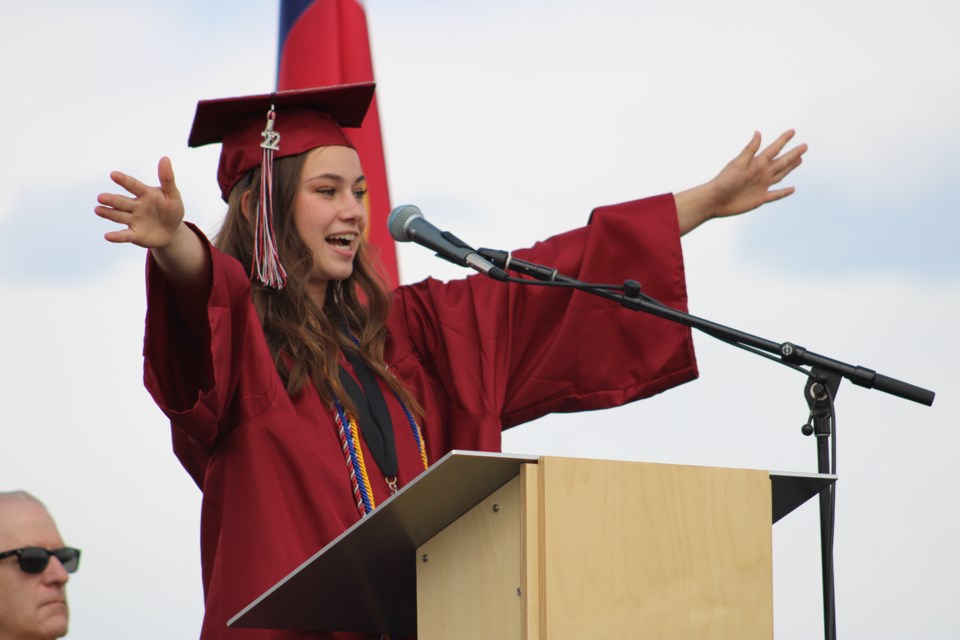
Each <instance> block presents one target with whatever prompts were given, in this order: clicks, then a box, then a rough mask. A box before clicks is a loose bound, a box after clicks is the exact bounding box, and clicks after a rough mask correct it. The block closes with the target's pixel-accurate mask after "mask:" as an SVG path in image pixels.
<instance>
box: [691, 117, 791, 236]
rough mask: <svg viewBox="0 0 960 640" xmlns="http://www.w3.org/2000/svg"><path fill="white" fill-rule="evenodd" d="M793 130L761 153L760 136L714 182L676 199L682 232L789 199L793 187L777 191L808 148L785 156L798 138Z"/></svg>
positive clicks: (755, 136) (728, 164) (782, 135)
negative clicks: (785, 150)
mask: <svg viewBox="0 0 960 640" xmlns="http://www.w3.org/2000/svg"><path fill="white" fill-rule="evenodd" d="M794 133H795V132H794V131H793V129H790V130H789V131H785V132H784V133H782V134H781V135H780V137H779V138H777V139H776V140H774V142H773V143H772V144H770V146H768V147H767V148H766V149H764V150H763V151H760V152H759V153H757V151H758V150H759V149H760V133H759V132H755V133H754V134H753V138H752V139H751V140H750V142H749V143H748V144H747V146H746V147H744V148H743V151H741V152H740V153H739V154H738V155H737V157H735V158H734V159H733V160H731V161H730V162H728V163H727V165H726V166H725V167H724V168H723V169H722V170H721V171H720V173H718V174H717V176H716V177H715V178H714V179H713V180H711V181H710V182H708V183H706V184H703V185H700V186H699V187H694V188H693V189H689V190H687V191H683V192H680V193H678V194H677V195H676V201H677V215H678V217H679V220H680V231H681V233H686V232H687V231H690V230H692V229H694V228H695V227H697V226H699V225H700V224H702V223H703V222H706V221H707V220H709V219H710V218H723V217H727V216H733V215H737V214H740V213H745V212H747V211H751V210H753V209H756V208H757V207H759V206H761V205H764V204H766V203H768V202H773V201H775V200H780V199H781V198H786V197H787V196H789V195H790V194H792V193H793V192H794V188H793V187H783V188H780V189H773V188H772V187H773V186H774V185H776V184H779V183H780V181H781V180H783V179H784V178H785V177H787V176H788V175H790V172H791V171H793V170H794V169H796V168H797V167H799V166H800V163H801V162H802V161H803V154H804V153H806V151H807V145H805V144H801V145H798V146H796V147H794V148H792V149H790V150H789V151H787V152H786V153H783V154H782V155H781V151H783V148H784V147H785V146H786V145H787V143H788V142H789V141H790V140H791V139H792V138H793V136H794Z"/></svg>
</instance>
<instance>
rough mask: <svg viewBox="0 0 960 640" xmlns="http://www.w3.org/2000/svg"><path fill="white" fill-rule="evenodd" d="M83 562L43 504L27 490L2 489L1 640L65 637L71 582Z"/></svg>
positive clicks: (0, 526) (0, 519)
mask: <svg viewBox="0 0 960 640" xmlns="http://www.w3.org/2000/svg"><path fill="white" fill-rule="evenodd" d="M79 564H80V551H79V550H78V549H74V548H72V547H65V546H64V544H63V540H62V539H61V538H60V532H59V531H58V530H57V525H56V523H54V521H53V518H52V517H51V516H50V513H49V512H48V511H47V508H46V507H45V506H43V503H41V502H40V501H39V500H37V499H36V498H35V497H33V496H32V495H30V494H29V493H27V492H26V491H12V492H7V493H0V640H47V639H53V638H61V637H63V636H65V635H66V634H67V623H68V618H69V609H68V607H67V593H66V584H67V580H68V579H69V578H70V576H69V574H70V573H73V572H74V571H76V570H77V567H78V566H79Z"/></svg>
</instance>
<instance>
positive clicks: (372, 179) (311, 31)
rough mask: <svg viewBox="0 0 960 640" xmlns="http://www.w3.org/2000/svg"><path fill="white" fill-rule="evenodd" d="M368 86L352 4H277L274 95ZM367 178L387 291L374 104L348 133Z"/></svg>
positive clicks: (366, 48)
mask: <svg viewBox="0 0 960 640" xmlns="http://www.w3.org/2000/svg"><path fill="white" fill-rule="evenodd" d="M372 81H373V62H372V60H371V55H370V38H369V36H368V35H367V17H366V14H365V12H364V10H363V6H362V5H361V4H360V2H358V0H281V2H280V55H279V64H278V71H277V89H278V90H283V89H307V88H312V87H324V86H331V85H338V84H350V83H354V82H372ZM349 135H350V138H351V140H353V142H354V144H356V146H357V152H358V153H359V154H360V161H361V163H362V164H363V173H364V175H365V176H366V178H367V202H366V205H367V213H368V221H369V223H368V224H367V235H368V240H369V241H370V244H372V245H373V246H374V247H376V249H377V256H378V257H379V260H380V263H381V264H382V266H383V274H384V277H385V278H386V279H387V284H388V286H389V287H391V288H393V287H395V286H396V285H397V284H398V282H399V279H400V278H399V274H398V269H397V251H396V245H395V243H394V241H393V238H391V237H390V233H389V231H388V230H387V216H388V215H389V213H390V192H389V190H388V187H387V169H386V163H385V160H384V154H383V141H382V139H381V135H380V113H379V111H378V109H377V98H376V96H374V98H373V104H371V105H370V110H369V111H368V112H367V117H366V120H364V122H363V127H362V128H360V129H355V130H351V131H350V133H349Z"/></svg>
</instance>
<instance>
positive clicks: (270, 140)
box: [250, 109, 287, 289]
mask: <svg viewBox="0 0 960 640" xmlns="http://www.w3.org/2000/svg"><path fill="white" fill-rule="evenodd" d="M276 117H277V114H276V113H275V112H274V111H273V109H271V110H270V113H268V114H267V128H266V129H264V130H263V132H262V133H261V134H260V135H262V136H263V142H261V143H260V146H261V147H262V148H263V160H262V162H261V164H260V200H259V204H258V206H257V220H256V227H255V229H254V236H253V265H252V266H251V274H250V277H251V278H253V277H254V276H256V277H257V279H258V280H259V281H260V282H261V283H263V285H264V286H267V287H273V288H274V289H283V287H284V286H286V284H287V272H286V271H285V270H284V269H283V265H282V264H280V253H279V251H278V250H277V238H276V235H275V233H274V230H273V152H274V151H278V150H279V149H280V134H279V133H278V132H276V131H274V129H273V124H274V121H275V120H276Z"/></svg>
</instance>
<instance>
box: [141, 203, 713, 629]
mask: <svg viewBox="0 0 960 640" xmlns="http://www.w3.org/2000/svg"><path fill="white" fill-rule="evenodd" d="M209 251H210V255H211V259H212V278H213V281H212V286H211V289H210V296H209V300H208V302H207V305H206V310H205V313H203V312H201V313H198V314H197V318H198V319H199V320H200V323H201V324H202V326H197V327H193V328H192V329H191V330H188V328H187V326H186V324H185V322H184V321H183V320H182V319H181V317H180V315H179V314H178V312H177V310H176V305H175V303H174V301H173V295H172V292H171V290H170V288H169V285H168V284H167V283H166V282H165V281H164V278H163V275H162V273H161V272H160V270H159V269H157V268H155V266H154V265H152V263H150V262H149V260H148V270H147V291H148V296H147V297H148V310H147V319H146V338H145V341H144V380H145V384H146V386H147V388H148V390H149V391H150V393H151V394H152V395H153V397H154V399H155V400H156V402H157V404H158V405H159V406H160V408H161V409H162V410H163V411H164V413H165V414H166V415H167V416H168V417H169V418H170V423H171V428H172V434H173V445H174V451H175V453H176V454H177V456H178V457H179V459H180V461H181V463H182V464H183V466H184V468H185V469H186V470H187V471H188V473H190V475H191V476H192V477H193V479H194V480H195V481H196V482H197V485H198V486H199V487H200V488H201V489H202V491H203V506H202V516H201V557H202V565H203V567H202V568H203V585H204V593H205V597H206V611H205V616H204V622H203V630H202V634H201V637H202V638H203V640H215V639H216V640H220V639H222V640H267V639H270V640H281V639H284V640H293V639H303V638H314V639H316V638H334V637H336V638H348V637H361V636H354V635H350V634H337V635H324V634H320V635H318V634H306V633H291V632H281V631H268V630H239V629H228V628H227V627H226V621H227V620H229V619H230V618H231V617H232V616H234V615H235V614H236V613H237V612H239V611H240V610H241V609H242V608H243V607H245V606H246V605H247V604H249V603H250V602H251V601H252V600H254V599H255V598H256V597H257V596H259V595H260V594H261V593H263V592H264V591H265V590H266V589H268V588H269V587H271V586H272V585H273V584H274V583H276V582H277V581H278V580H280V579H281V578H283V577H284V576H285V575H286V574H287V573H289V572H290V571H292V570H293V569H295V568H296V567H298V566H299V565H300V564H301V563H302V562H303V561H304V560H306V559H307V558H309V557H310V556H311V555H313V554H314V553H315V552H316V551H318V550H319V549H321V548H322V547H323V546H324V545H326V544H327V543H328V542H330V541H331V540H332V539H333V538H335V537H336V536H337V535H339V534H340V533H341V532H343V531H344V530H345V529H346V528H348V527H349V526H350V525H352V524H353V523H354V522H356V521H357V519H358V517H359V516H358V512H357V508H356V505H355V502H354V498H353V493H352V490H351V485H350V480H349V476H348V474H347V469H346V463H345V461H344V456H343V452H342V450H341V448H340V442H339V440H338V436H337V429H336V425H335V423H334V420H333V417H332V414H331V411H330V409H329V408H328V407H327V406H325V405H324V404H323V403H322V402H321V400H320V398H319V396H318V395H317V394H316V392H315V391H314V390H313V388H312V387H309V386H308V387H307V389H306V390H305V391H304V392H303V393H301V394H299V395H297V396H295V397H290V396H289V395H288V394H287V393H286V391H285V389H284V387H283V384H282V382H281V380H280V378H279V376H278V374H277V372H276V368H275V367H274V364H273V359H272V357H271V355H270V351H269V349H268V348H267V345H266V341H265V339H264V335H263V331H262V329H261V327H260V324H259V321H258V319H257V315H256V312H255V311H254V308H253V305H252V303H251V296H250V284H249V281H248V277H247V274H246V273H245V271H244V269H243V268H242V266H241V265H240V264H239V263H238V262H237V261H235V260H234V259H232V258H230V257H228V256H226V255H224V254H222V253H220V252H219V251H217V250H216V249H214V248H212V247H210V248H209ZM517 257H520V258H523V259H525V260H528V261H531V262H536V263H540V264H545V265H550V266H554V267H556V268H558V269H559V271H560V272H561V273H563V274H566V275H569V276H572V277H574V278H577V279H579V280H582V281H585V282H598V283H616V282H622V281H623V280H624V279H625V278H632V279H635V280H638V281H639V282H641V283H642V285H643V290H644V291H645V292H646V293H647V294H649V295H651V296H653V297H654V298H656V299H658V300H660V301H661V302H663V303H665V304H667V305H669V306H671V307H674V308H677V309H681V310H686V286H685V280H684V272H683V258H682V254H681V249H680V242H679V233H678V227H677V215H676V208H675V204H674V200H673V197H672V196H670V195H665V196H658V197H654V198H648V199H645V200H640V201H635V202H629V203H625V204H621V205H615V206H611V207H602V208H599V209H597V210H595V211H594V213H593V215H592V219H591V222H590V224H589V225H587V226H586V227H583V228H581V229H576V230H574V231H570V232H567V233H564V234H562V235H559V236H556V237H554V238H551V239H549V240H547V241H545V242H542V243H538V244H537V245H536V246H534V247H533V248H532V249H529V250H526V251H522V252H517ZM204 316H205V321H206V322H205V323H204V322H203V320H204ZM388 331H389V339H388V342H387V349H386V361H387V364H388V366H389V367H390V370H391V371H392V372H393V373H394V374H395V375H396V376H397V377H398V378H399V379H400V380H401V381H402V382H403V383H404V384H405V385H406V387H407V388H408V389H409V390H410V391H411V392H412V393H413V394H414V395H415V396H416V397H417V398H418V399H419V400H420V402H421V403H422V405H423V408H424V410H425V413H426V415H425V417H424V419H423V420H422V424H421V428H422V431H423V435H424V439H425V441H426V446H427V454H428V458H429V460H430V461H431V462H433V461H435V460H437V459H439V458H440V457H442V456H443V454H444V453H446V452H447V451H449V450H451V449H466V450H479V451H498V450H499V449H500V433H501V431H502V430H503V429H505V428H507V427H511V426H514V425H517V424H520V423H522V422H525V421H529V420H533V419H535V418H538V417H540V416H543V415H545V414H547V413H551V412H570V411H583V410H589V409H601V408H606V407H613V406H618V405H621V404H624V403H627V402H631V401H633V400H637V399H639V398H643V397H647V396H650V395H653V394H655V393H659V392H661V391H664V390H666V389H668V388H670V387H673V386H675V385H677V384H680V383H683V382H686V381H688V380H691V379H693V378H695V377H696V375H697V370H696V363H695V360H694V354H693V343H692V340H691V337H690V331H689V329H687V328H686V327H682V326H680V325H676V324H673V323H671V322H669V321H666V320H663V319H660V318H656V317H653V316H650V315H647V314H644V313H636V312H632V311H628V310H626V309H622V308H620V307H618V306H617V305H616V304H615V303H613V302H610V301H607V300H603V299H600V298H598V297H596V296H591V295H589V294H585V293H582V292H571V291H569V290H563V289H554V288H546V287H524V286H520V285H515V284H510V285H506V284H503V283H498V282H495V281H492V280H490V279H488V278H485V277H483V276H478V275H475V276H471V277H468V278H465V279H463V280H457V281H453V282H450V283H441V282H438V281H435V280H426V281H424V282H421V283H419V284H416V285H412V286H404V287H400V288H399V289H397V290H396V291H395V292H394V294H393V300H392V307H391V313H390V317H389V321H388ZM381 386H383V389H384V397H385V398H386V399H387V403H388V405H389V409H390V413H391V417H392V419H393V425H394V437H395V440H396V449H397V456H398V460H399V474H398V478H399V484H400V486H401V487H402V486H404V485H405V484H407V483H408V482H409V481H410V480H411V479H412V478H414V477H415V476H416V475H417V474H419V473H420V472H421V471H422V469H423V466H422V463H421V461H420V458H419V454H418V450H417V446H416V443H415V440H414V437H413V434H412V432H411V430H410V428H409V422H408V420H407V419H406V417H405V416H404V414H403V412H402V408H401V407H400V405H399V403H398V402H397V401H396V398H395V397H394V395H393V393H392V392H390V390H389V388H388V387H386V386H385V385H384V384H382V382H381ZM364 457H365V459H366V461H367V471H368V473H369V476H370V482H371V484H372V487H373V492H374V496H375V498H376V502H377V504H379V503H381V502H383V501H384V500H385V499H386V498H387V497H389V490H388V488H387V485H386V482H385V480H384V478H383V476H382V474H381V473H380V470H379V469H378V468H377V465H376V463H375V462H374V461H373V457H372V455H371V454H370V452H369V450H367V449H366V447H365V445H364Z"/></svg>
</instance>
